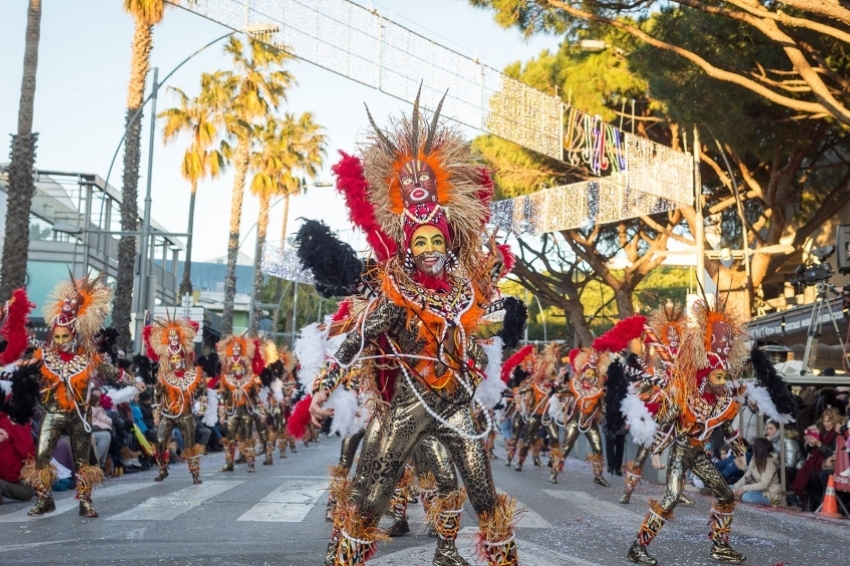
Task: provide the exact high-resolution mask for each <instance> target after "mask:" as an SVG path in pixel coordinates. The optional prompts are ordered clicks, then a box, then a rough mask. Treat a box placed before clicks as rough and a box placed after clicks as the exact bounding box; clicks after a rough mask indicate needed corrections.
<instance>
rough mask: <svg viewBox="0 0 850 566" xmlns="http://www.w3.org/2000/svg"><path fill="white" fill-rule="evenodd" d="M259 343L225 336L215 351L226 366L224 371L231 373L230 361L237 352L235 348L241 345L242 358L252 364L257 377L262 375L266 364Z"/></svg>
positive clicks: (249, 339) (252, 339)
mask: <svg viewBox="0 0 850 566" xmlns="http://www.w3.org/2000/svg"><path fill="white" fill-rule="evenodd" d="M258 342H259V341H258V340H256V339H255V338H247V337H245V336H233V335H230V336H225V337H224V338H222V339H221V340H219V341H218V344H216V345H215V349H216V351H217V352H218V356H219V358H220V359H221V363H222V365H223V366H224V371H229V366H230V359H231V357H232V356H233V353H234V351H235V350H234V348H235V347H236V345H239V349H240V350H241V352H242V353H241V355H242V357H243V358H245V359H246V360H249V361H250V362H251V371H253V372H254V374H255V375H260V373H262V371H263V370H264V369H265V363H264V362H263V356H262V354H261V353H260V348H259V344H258Z"/></svg>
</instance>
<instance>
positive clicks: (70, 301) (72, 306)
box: [62, 294, 83, 316]
mask: <svg viewBox="0 0 850 566" xmlns="http://www.w3.org/2000/svg"><path fill="white" fill-rule="evenodd" d="M82 303H83V298H82V297H81V296H80V295H79V294H75V295H74V296H73V297H70V298H67V299H65V302H64V304H63V305H62V313H63V314H65V315H69V316H76V315H77V311H79V310H80V305H81V304H82Z"/></svg>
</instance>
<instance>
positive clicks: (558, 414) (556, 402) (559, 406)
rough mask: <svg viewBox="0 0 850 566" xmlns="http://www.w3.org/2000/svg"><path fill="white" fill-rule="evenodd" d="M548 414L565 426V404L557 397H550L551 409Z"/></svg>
mask: <svg viewBox="0 0 850 566" xmlns="http://www.w3.org/2000/svg"><path fill="white" fill-rule="evenodd" d="M546 413H547V414H548V415H549V416H550V417H551V418H553V419H555V421H556V422H559V423H561V424H563V420H564V402H563V401H561V399H560V398H559V397H558V396H557V395H552V396H551V397H549V409H548V410H547V411H546Z"/></svg>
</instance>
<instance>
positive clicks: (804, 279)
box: [789, 246, 844, 292]
mask: <svg viewBox="0 0 850 566" xmlns="http://www.w3.org/2000/svg"><path fill="white" fill-rule="evenodd" d="M834 253H835V246H823V247H820V248H815V249H814V250H812V251H811V255H812V256H813V257H815V258H817V259H818V262H819V263H813V262H809V263H805V264H803V265H801V266H799V267H798V268H797V269H796V270H794V273H796V276H794V277H792V278H791V279H790V280H789V283H791V285H793V286H794V287H795V288H796V289H797V291H798V292H802V290H803V288H804V287H812V286H814V285H817V284H818V283H821V282H826V281H829V280H830V279H831V278H832V276H833V275H835V271H834V270H833V269H832V266H831V265H830V264H829V263H828V262H827V261H826V260H828V259H829V258H830V257H832V255H833V254H834ZM841 272H842V273H844V270H843V269H842V270H841Z"/></svg>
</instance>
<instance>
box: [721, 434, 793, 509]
mask: <svg viewBox="0 0 850 566" xmlns="http://www.w3.org/2000/svg"><path fill="white" fill-rule="evenodd" d="M777 463H778V460H777V458H776V455H775V454H773V446H772V445H771V443H770V441H769V440H767V439H766V438H756V440H755V442H753V458H752V460H750V464H749V465H748V466H747V471H746V472H744V475H743V476H742V477H741V479H739V480H738V481H737V482H735V485H733V486H732V491H733V492H734V493H735V499H738V500H739V501H741V502H743V503H755V504H757V505H776V504H778V503H779V502H780V501H781V499H782V486H780V485H779V478H777V477H776V470H777Z"/></svg>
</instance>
